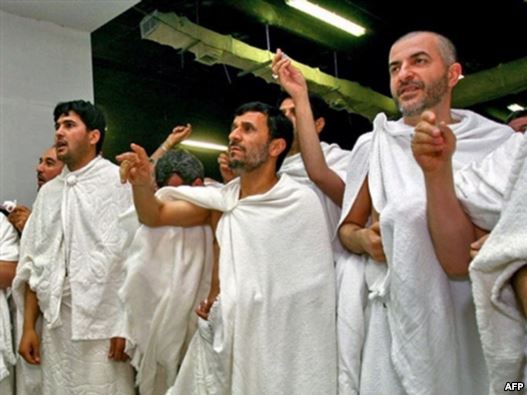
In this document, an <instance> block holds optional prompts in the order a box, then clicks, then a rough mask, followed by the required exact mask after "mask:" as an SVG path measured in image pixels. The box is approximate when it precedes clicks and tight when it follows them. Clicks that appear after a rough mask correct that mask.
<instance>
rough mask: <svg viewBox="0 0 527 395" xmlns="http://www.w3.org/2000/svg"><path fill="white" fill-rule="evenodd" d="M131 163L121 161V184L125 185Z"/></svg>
mask: <svg viewBox="0 0 527 395" xmlns="http://www.w3.org/2000/svg"><path fill="white" fill-rule="evenodd" d="M131 166H132V163H131V162H130V161H128V160H123V161H122V162H121V166H119V177H120V178H121V184H124V183H126V180H128V178H129V177H130V167H131Z"/></svg>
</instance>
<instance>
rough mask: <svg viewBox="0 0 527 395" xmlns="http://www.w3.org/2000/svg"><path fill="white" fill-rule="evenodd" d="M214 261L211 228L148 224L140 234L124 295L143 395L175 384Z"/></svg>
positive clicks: (127, 265)
mask: <svg viewBox="0 0 527 395" xmlns="http://www.w3.org/2000/svg"><path fill="white" fill-rule="evenodd" d="M196 188H197V187H196ZM171 189H173V188H171V187H168V188H163V189H161V190H159V191H158V193H157V196H158V197H160V198H163V196H164V194H165V193H168V194H170V190H171ZM131 214H132V215H133V216H134V217H135V211H133V212H132V213H131ZM212 260H213V253H212V231H211V229H210V226H195V227H191V228H181V227H175V226H164V227H160V228H149V227H147V226H144V225H142V226H141V227H139V229H138V230H137V232H135V236H134V238H133V242H132V244H131V245H130V248H129V253H128V258H127V259H126V261H125V270H126V278H125V281H124V284H123V286H122V288H121V290H120V291H119V296H120V297H121V299H122V301H123V304H124V306H125V310H126V313H127V321H128V332H129V333H130V336H131V337H132V339H133V341H134V343H135V346H136V348H135V350H134V353H133V357H132V364H133V365H134V367H135V368H136V369H137V371H138V374H137V377H136V381H137V383H138V385H139V390H140V392H141V394H142V395H150V394H156V395H157V394H164V393H166V391H167V390H168V388H169V387H170V386H171V385H172V384H173V383H174V381H175V379H176V374H177V371H178V369H179V366H180V364H181V361H182V360H183V356H184V355H185V351H186V348H187V346H188V343H189V342H190V339H191V338H192V336H193V335H194V332H195V331H196V328H197V315H196V313H195V311H194V310H195V308H196V306H197V305H198V304H199V302H200V301H201V300H203V299H205V298H206V297H207V295H208V292H209V289H210V279H211V273H212Z"/></svg>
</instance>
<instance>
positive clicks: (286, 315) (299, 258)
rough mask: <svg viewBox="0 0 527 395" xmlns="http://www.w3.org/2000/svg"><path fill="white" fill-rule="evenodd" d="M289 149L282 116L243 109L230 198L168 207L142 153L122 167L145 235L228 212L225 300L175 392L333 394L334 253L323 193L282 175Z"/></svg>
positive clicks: (182, 192)
mask: <svg viewBox="0 0 527 395" xmlns="http://www.w3.org/2000/svg"><path fill="white" fill-rule="evenodd" d="M291 141H292V125H291V123H290V122H289V121H288V120H287V119H286V118H285V117H284V116H283V115H282V114H281V113H280V112H279V110H278V109H276V108H273V107H270V106H268V105H265V104H263V103H248V104H246V105H243V106H241V107H240V108H239V109H238V110H237V111H236V112H235V118H234V122H233V124H232V129H231V132H230V134H229V159H230V163H231V167H232V168H233V169H234V170H235V171H237V172H238V173H239V175H240V177H238V178H236V179H235V180H233V181H231V182H230V183H228V184H227V185H226V186H225V187H223V188H221V189H218V188H210V187H206V188H196V187H180V188H178V189H177V192H172V193H171V194H170V196H167V195H164V194H161V195H160V196H158V197H155V196H154V193H153V190H152V187H151V175H150V172H149V170H148V169H149V163H148V158H147V156H146V154H145V152H144V150H143V149H142V148H140V147H138V146H135V145H132V149H133V150H134V152H133V153H126V154H123V155H121V156H120V157H118V159H119V160H123V161H124V160H127V161H129V162H130V163H131V168H130V172H129V174H128V179H129V181H130V182H131V183H132V186H133V193H134V203H135V206H136V209H137V212H138V215H139V219H140V221H142V222H143V223H144V224H146V225H148V226H163V225H176V226H194V225H200V224H204V223H208V222H211V219H212V222H213V225H214V222H215V221H214V217H216V220H217V215H216V214H214V212H215V211H216V212H220V213H221V218H219V222H217V229H216V238H217V240H218V243H219V246H220V258H219V283H220V285H219V286H220V296H219V298H218V299H217V300H216V302H215V303H214V304H213V306H212V308H211V310H210V313H209V317H208V321H207V320H204V319H200V320H199V322H198V327H199V329H198V332H197V333H196V335H195V336H194V338H193V340H192V343H191V344H190V347H189V350H188V352H187V354H186V356H185V359H184V361H183V365H182V367H181V371H180V373H179V375H178V377H177V378H176V382H175V385H174V386H173V387H172V388H171V390H170V393H173V394H192V393H215V394H277V393H287V394H334V393H336V341H335V287H334V277H333V276H334V272H333V263H332V253H331V245H330V240H329V235H328V233H327V227H326V224H325V219H324V215H323V212H322V207H321V205H320V202H319V200H318V198H317V197H316V195H315V193H314V192H313V191H311V190H310V189H309V188H307V187H304V186H302V185H300V184H297V183H296V182H295V181H292V180H291V179H290V178H289V177H288V176H287V175H282V176H280V177H278V176H277V175H276V170H277V168H279V166H280V164H281V162H282V160H283V158H284V157H285V155H286V153H287V150H288V149H289V146H290V144H291ZM183 199H184V200H183ZM214 210H215V211H214Z"/></svg>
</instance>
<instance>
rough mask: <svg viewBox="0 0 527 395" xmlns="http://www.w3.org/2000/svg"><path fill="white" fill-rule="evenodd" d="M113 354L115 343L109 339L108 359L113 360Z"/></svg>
mask: <svg viewBox="0 0 527 395" xmlns="http://www.w3.org/2000/svg"><path fill="white" fill-rule="evenodd" d="M114 354H115V341H114V339H110V350H109V351H108V358H110V359H113V356H114Z"/></svg>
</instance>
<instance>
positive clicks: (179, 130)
mask: <svg viewBox="0 0 527 395" xmlns="http://www.w3.org/2000/svg"><path fill="white" fill-rule="evenodd" d="M191 134H192V125H191V124H190V123H187V124H186V125H185V126H176V127H175V128H174V129H172V132H171V133H170V134H169V135H168V136H167V138H166V140H165V142H164V143H163V145H164V147H165V149H167V150H169V149H171V148H172V147H174V146H175V145H177V144H179V143H181V142H182V141H183V140H185V139H187V138H188V137H189V136H190V135H191Z"/></svg>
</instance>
